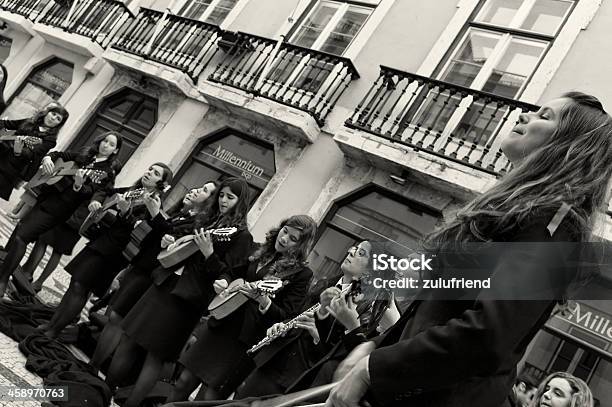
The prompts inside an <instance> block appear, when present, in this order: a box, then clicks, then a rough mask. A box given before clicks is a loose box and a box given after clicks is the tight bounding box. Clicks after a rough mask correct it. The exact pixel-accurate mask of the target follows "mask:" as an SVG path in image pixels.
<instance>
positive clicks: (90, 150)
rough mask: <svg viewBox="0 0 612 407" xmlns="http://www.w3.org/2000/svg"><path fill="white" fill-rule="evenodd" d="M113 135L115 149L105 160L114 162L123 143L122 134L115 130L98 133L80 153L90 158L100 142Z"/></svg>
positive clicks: (95, 152)
mask: <svg viewBox="0 0 612 407" xmlns="http://www.w3.org/2000/svg"><path fill="white" fill-rule="evenodd" d="M111 135H112V136H115V138H116V139H117V151H116V152H114V153H113V154H111V155H110V156H109V157H108V158H107V160H108V161H109V162H111V163H113V164H114V163H115V162H116V160H115V158H116V157H117V155H118V154H119V152H120V151H121V146H122V145H123V136H122V135H121V133H119V132H117V131H106V132H104V133H102V134H100V135H99V136H97V137H96V138H95V139H94V141H93V143H91V145H89V146H86V147H84V148H83V151H82V154H83V155H84V156H85V157H87V159H88V160H91V159H92V158H93V157H95V156H96V155H97V154H98V152H99V149H100V143H102V142H103V141H104V140H105V139H106V138H107V137H108V136H111ZM164 165H165V164H164Z"/></svg>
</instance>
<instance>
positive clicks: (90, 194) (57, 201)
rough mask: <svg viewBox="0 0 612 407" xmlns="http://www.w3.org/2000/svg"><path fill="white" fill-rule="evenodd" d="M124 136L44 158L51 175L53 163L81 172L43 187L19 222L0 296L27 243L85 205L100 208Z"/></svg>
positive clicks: (1, 271)
mask: <svg viewBox="0 0 612 407" xmlns="http://www.w3.org/2000/svg"><path fill="white" fill-rule="evenodd" d="M121 143H122V138H121V135H120V134H118V133H115V132H108V133H104V134H102V135H100V136H99V137H98V138H97V139H96V141H95V142H94V143H93V145H91V146H90V147H88V148H86V149H85V150H83V151H79V152H71V151H65V152H62V151H53V152H51V153H49V154H48V155H47V156H45V157H44V158H43V159H42V170H43V172H45V173H47V174H51V173H52V172H53V170H54V161H55V160H57V159H58V158H61V159H62V160H64V161H74V162H75V163H76V165H77V166H78V168H79V170H78V171H77V173H76V174H75V175H74V177H71V176H64V177H63V178H62V179H61V180H60V181H59V182H57V183H55V184H53V185H44V186H43V187H42V189H41V194H40V196H39V197H38V200H37V202H36V205H35V206H34V207H33V208H32V209H31V210H30V211H29V212H28V213H27V214H26V215H25V216H24V217H23V219H21V220H20V221H19V223H18V224H17V227H15V230H14V231H13V234H12V235H11V237H10V239H9V242H8V244H7V246H6V251H7V255H6V258H5V259H4V264H2V268H1V269H0V295H4V291H5V289H6V283H7V282H8V279H9V277H10V276H11V275H12V274H13V272H14V271H15V269H16V268H17V266H18V265H19V262H20V261H21V258H22V257H23V255H24V254H25V251H26V247H27V245H28V243H31V242H34V241H36V240H37V239H38V238H39V237H40V236H41V235H42V234H44V233H45V232H48V231H49V230H52V229H53V228H55V227H56V226H58V225H61V224H63V223H64V222H66V221H67V220H68V219H70V217H71V216H72V214H73V213H74V212H75V211H76V210H77V208H78V207H79V206H81V205H82V204H84V203H86V202H88V201H92V202H91V203H90V204H89V207H90V209H92V208H96V207H99V206H101V204H100V201H102V200H103V199H104V198H105V197H106V194H107V192H108V189H109V188H111V187H112V185H113V184H114V182H115V170H114V157H115V156H116V155H117V153H118V152H119V149H120V148H121Z"/></svg>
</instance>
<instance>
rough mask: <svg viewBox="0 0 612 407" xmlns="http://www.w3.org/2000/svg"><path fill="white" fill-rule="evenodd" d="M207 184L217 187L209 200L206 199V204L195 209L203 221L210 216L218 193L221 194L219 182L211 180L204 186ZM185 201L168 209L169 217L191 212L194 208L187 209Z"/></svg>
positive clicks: (203, 203) (180, 201)
mask: <svg viewBox="0 0 612 407" xmlns="http://www.w3.org/2000/svg"><path fill="white" fill-rule="evenodd" d="M206 184H213V185H214V186H215V190H214V191H213V192H212V193H211V194H210V196H209V197H208V199H206V200H205V201H204V202H202V203H201V204H200V205H199V207H197V208H194V209H195V210H196V211H197V212H198V214H199V216H200V217H201V218H202V219H204V218H205V217H206V216H208V215H209V214H210V212H211V210H212V209H211V208H212V206H213V204H214V202H215V201H216V200H217V199H218V192H219V181H213V180H209V181H206V182H204V183H202V186H204V185H206ZM192 189H193V188H192ZM190 191H191V189H189V190H187V192H186V193H185V195H187V194H188V193H189V192H190ZM184 198H185V196H183V199H184ZM183 199H181V200H179V201H178V202H176V203H175V204H174V205H172V206H171V207H170V208H168V211H167V213H168V215H170V216H174V215H176V214H181V213H183V214H186V213H187V211H189V209H192V208H187V207H186V206H185V204H184V203H183Z"/></svg>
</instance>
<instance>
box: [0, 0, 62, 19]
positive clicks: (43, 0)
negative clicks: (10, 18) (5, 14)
mask: <svg viewBox="0 0 612 407" xmlns="http://www.w3.org/2000/svg"><path fill="white" fill-rule="evenodd" d="M49 3H53V0H4V1H2V2H1V3H0V9H2V10H6V11H9V12H11V13H15V14H19V15H21V16H24V17H25V18H27V19H28V20H31V21H34V20H35V19H36V18H37V17H38V16H39V15H40V13H41V11H42V10H43V9H44V8H45V6H46V5H47V4H49Z"/></svg>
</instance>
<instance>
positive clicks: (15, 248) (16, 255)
mask: <svg viewBox="0 0 612 407" xmlns="http://www.w3.org/2000/svg"><path fill="white" fill-rule="evenodd" d="M27 247H28V243H27V242H26V241H24V240H23V239H22V238H21V237H20V236H19V234H17V232H16V230H15V231H14V232H13V234H12V236H11V238H10V239H9V242H8V244H7V245H6V257H5V258H4V263H3V264H2V269H0V298H2V297H3V296H4V292H5V291H6V285H7V284H8V280H9V278H10V277H11V275H13V273H14V272H15V269H16V268H17V266H19V262H20V261H21V259H22V258H23V255H24V254H25V252H26V249H27Z"/></svg>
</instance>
